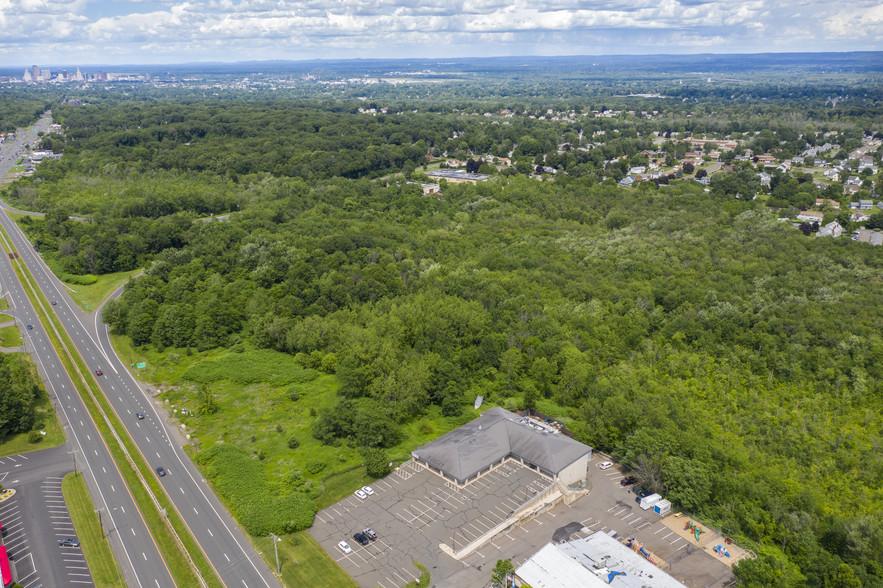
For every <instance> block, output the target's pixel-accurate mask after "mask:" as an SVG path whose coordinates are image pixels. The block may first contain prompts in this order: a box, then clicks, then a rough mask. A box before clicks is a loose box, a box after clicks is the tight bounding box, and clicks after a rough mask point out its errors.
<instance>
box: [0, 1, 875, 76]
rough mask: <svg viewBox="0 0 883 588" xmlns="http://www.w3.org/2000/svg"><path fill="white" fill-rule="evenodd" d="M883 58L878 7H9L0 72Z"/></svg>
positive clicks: (0, 27) (3, 15)
mask: <svg viewBox="0 0 883 588" xmlns="http://www.w3.org/2000/svg"><path fill="white" fill-rule="evenodd" d="M881 49H883V3H881V2H880V0H840V1H838V2H835V1H833V0H545V1H527V0H424V1H422V2H417V1H413V0H189V1H179V0H0V65H3V66H17V65H21V66H26V65H30V64H32V63H36V64H40V65H42V66H50V65H54V64H63V65H69V64H80V65H88V64H123V63H126V64H138V63H181V62H191V61H228V62H231V61H244V60H267V59H311V58H370V57H446V56H454V57H468V56H494V55H574V54H592V55H598V54H626V53H632V54H635V53H638V54H640V53H758V52H782V51H857V50H881Z"/></svg>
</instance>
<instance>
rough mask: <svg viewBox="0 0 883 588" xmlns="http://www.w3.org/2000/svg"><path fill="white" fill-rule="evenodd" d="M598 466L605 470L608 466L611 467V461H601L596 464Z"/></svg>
mask: <svg viewBox="0 0 883 588" xmlns="http://www.w3.org/2000/svg"><path fill="white" fill-rule="evenodd" d="M598 467H599V468H601V469H602V470H606V469H608V468H612V467H613V462H612V461H602V462H601V463H599V464H598Z"/></svg>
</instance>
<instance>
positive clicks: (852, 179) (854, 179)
mask: <svg viewBox="0 0 883 588" xmlns="http://www.w3.org/2000/svg"><path fill="white" fill-rule="evenodd" d="M846 183H847V184H850V185H852V186H861V185H862V184H863V183H864V182H862V180H861V178H859V177H858V176H849V177H848V178H846Z"/></svg>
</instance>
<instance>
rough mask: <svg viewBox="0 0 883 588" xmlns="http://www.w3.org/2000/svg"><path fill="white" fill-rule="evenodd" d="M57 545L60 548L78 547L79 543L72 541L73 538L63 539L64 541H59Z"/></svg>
mask: <svg viewBox="0 0 883 588" xmlns="http://www.w3.org/2000/svg"><path fill="white" fill-rule="evenodd" d="M58 544H59V545H60V546H61V547H79V546H80V542H79V541H77V540H76V539H74V538H73V537H65V538H64V539H60V540H59V541H58Z"/></svg>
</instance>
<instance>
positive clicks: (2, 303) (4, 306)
mask: <svg viewBox="0 0 883 588" xmlns="http://www.w3.org/2000/svg"><path fill="white" fill-rule="evenodd" d="M0 310H9V302H8V301H7V300H6V298H5V297H0Z"/></svg>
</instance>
